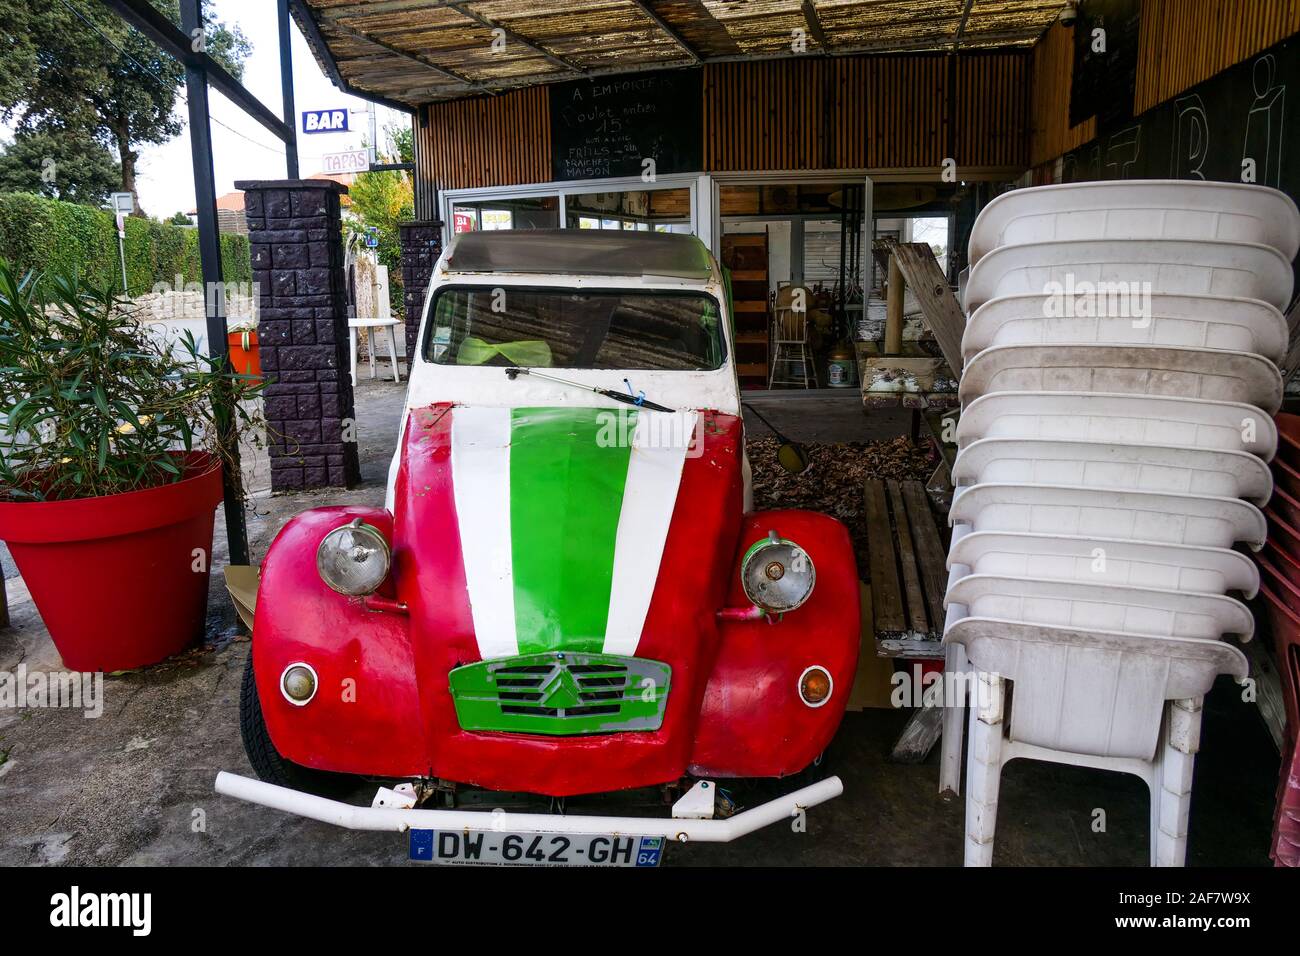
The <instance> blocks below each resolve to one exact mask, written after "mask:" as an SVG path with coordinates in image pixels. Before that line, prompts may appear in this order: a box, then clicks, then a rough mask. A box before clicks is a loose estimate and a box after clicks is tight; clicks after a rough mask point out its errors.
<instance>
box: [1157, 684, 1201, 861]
mask: <svg viewBox="0 0 1300 956" xmlns="http://www.w3.org/2000/svg"><path fill="white" fill-rule="evenodd" d="M1161 730H1162V732H1161V735H1160V746H1159V747H1158V748H1157V749H1156V755H1155V766H1154V772H1153V773H1152V779H1151V865H1152V866H1184V865H1185V864H1186V862H1187V817H1188V813H1189V812H1190V810H1191V807H1192V771H1193V770H1194V769H1195V766H1196V752H1197V750H1199V749H1200V743H1201V698H1199V697H1198V698H1192V699H1187V700H1171V701H1169V703H1167V704H1166V705H1165V721H1164V727H1163V728H1161Z"/></svg>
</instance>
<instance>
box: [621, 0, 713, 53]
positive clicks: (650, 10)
mask: <svg viewBox="0 0 1300 956" xmlns="http://www.w3.org/2000/svg"><path fill="white" fill-rule="evenodd" d="M632 3H634V4H636V6H637V7H638V8H639V9H640V10H641V12H642V13H644V14H645V15H646V17H648V18H649V19H650V20H651V22H653V23H654V25H655V26H657V27H658V28H659V29H660V30H662V31H663V32H664V33H666V34H668V36H670V37H671V38H672V41H673V42H674V43H676V44H677V46H678V47H680V48H681V50H682V52H683V53H685V54H686V55H687V56H689V57H690V58H691V60H692V61H693V62H695V63H697V64H698V63H701V62H702V60H701V59H700V55H699V53H697V52H696V51H695V48H694V47H692V46H691V45H690V44H689V43H688V42H686V38H685V37H684V36H682V35H681V34H680V33H678V32H677V30H676V29H675V28H674V27H673V26H672V24H670V23H668V21H666V20H665V19H664V18H663V17H661V16H659V14H658V13H656V12H655V9H654V7H652V6H650V4H649V3H648V2H646V0H632Z"/></svg>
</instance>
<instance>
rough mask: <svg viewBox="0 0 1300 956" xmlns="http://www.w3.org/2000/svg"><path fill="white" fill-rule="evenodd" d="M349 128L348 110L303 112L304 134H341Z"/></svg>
mask: <svg viewBox="0 0 1300 956" xmlns="http://www.w3.org/2000/svg"><path fill="white" fill-rule="evenodd" d="M347 128H348V111H347V110H303V111H302V131H303V132H304V133H341V132H345V131H346V130H347Z"/></svg>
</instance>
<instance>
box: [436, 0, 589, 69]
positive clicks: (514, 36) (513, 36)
mask: <svg viewBox="0 0 1300 956" xmlns="http://www.w3.org/2000/svg"><path fill="white" fill-rule="evenodd" d="M447 8H448V9H450V10H455V11H456V12H457V13H459V14H460V15H461V16H462V17H466V18H467V19H470V20H473V21H474V22H475V23H477V24H478V25H479V26H481V27H483V28H484V29H487V30H500V31H501V33H502V34H503V35H504V36H505V38H506V39H507V40H513V41H514V42H515V43H518V44H519V45H520V46H524V47H527V48H528V49H530V50H532V51H533V52H534V53H538V54H540V55H541V56H544V57H546V59H547V60H548V61H550V62H551V63H553V64H554V65H556V66H559V67H563V68H564V69H566V70H569V71H571V72H573V73H578V74H580V75H582V76H586V75H587V71H586V70H585V69H583V68H582V67H580V66H578V65H577V64H576V63H571V62H570V61H568V60H566V59H565V58H564V57H562V56H559V55H557V54H555V53H552V52H551V51H550V50H547V49H546V48H544V47H540V46H538V45H537V44H536V43H534V42H533V41H532V40H529V39H528V38H527V37H524V36H521V35H519V34H518V33H516V32H515V31H514V30H511V29H510V28H509V27H506V26H502V25H501V24H499V23H497V22H495V21H494V20H489V19H488V18H487V17H485V16H482V15H481V14H478V13H475V12H474V11H473V10H471V9H469V4H468V3H448V4H447Z"/></svg>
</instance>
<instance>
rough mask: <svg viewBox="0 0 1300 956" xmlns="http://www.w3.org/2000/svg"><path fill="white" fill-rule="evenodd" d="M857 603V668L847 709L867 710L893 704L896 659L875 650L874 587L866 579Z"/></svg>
mask: <svg viewBox="0 0 1300 956" xmlns="http://www.w3.org/2000/svg"><path fill="white" fill-rule="evenodd" d="M858 606H859V608H860V615H859V628H858V632H859V633H858V670H857V673H856V674H855V675H854V678H853V689H852V690H851V691H850V692H849V702H848V703H847V704H846V705H845V709H846V710H853V711H858V710H865V709H866V708H868V707H873V708H891V709H892V707H893V704H892V703H891V702H890V696H891V695H892V694H893V691H894V685H893V682H892V678H893V676H894V662H893V661H892V660H891V659H890V658H888V657H882V656H881V655H880V654H879V653H878V652H877V650H876V634H875V630H874V629H873V626H872V614H871V588H869V587H868V586H867V585H866V584H865V583H864V582H862V581H859V582H858Z"/></svg>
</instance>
